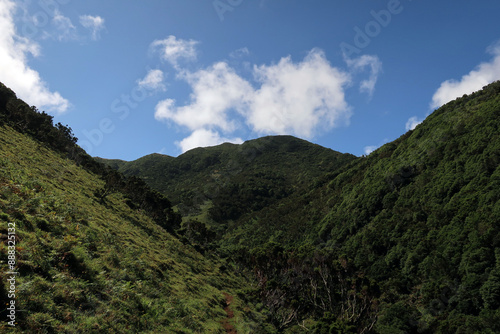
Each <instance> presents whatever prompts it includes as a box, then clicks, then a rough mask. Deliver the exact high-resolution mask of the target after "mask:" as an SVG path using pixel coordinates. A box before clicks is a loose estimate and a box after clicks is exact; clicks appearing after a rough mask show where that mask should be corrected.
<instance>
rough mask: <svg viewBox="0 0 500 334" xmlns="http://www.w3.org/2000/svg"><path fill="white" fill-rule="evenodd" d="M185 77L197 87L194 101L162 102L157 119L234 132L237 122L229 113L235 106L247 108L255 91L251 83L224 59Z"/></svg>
mask: <svg viewBox="0 0 500 334" xmlns="http://www.w3.org/2000/svg"><path fill="white" fill-rule="evenodd" d="M183 78H184V80H186V81H187V82H188V83H189V84H190V86H191V88H192V90H193V92H192V94H191V104H189V105H186V106H181V107H175V101H174V100H171V99H167V100H164V101H161V102H160V103H158V105H157V107H156V113H155V118H156V119H158V120H162V119H165V120H171V121H174V122H175V123H177V124H179V125H182V126H186V127H188V128H189V129H190V130H196V129H199V128H203V127H207V126H209V127H218V128H220V129H222V130H224V131H226V132H231V131H233V130H234V129H235V124H234V122H232V121H230V120H229V117H228V113H229V111H230V110H232V109H235V110H238V111H240V113H242V112H243V111H244V107H245V104H246V103H247V102H248V100H249V99H250V97H251V95H252V92H253V89H252V87H251V85H250V84H249V83H248V82H247V81H245V80H244V79H242V78H241V77H240V76H238V75H237V74H236V73H235V71H234V70H233V69H232V68H230V67H229V66H228V65H227V64H226V63H224V62H220V63H216V64H214V65H213V66H211V67H209V68H207V69H204V70H199V71H197V72H194V73H187V74H184V75H183Z"/></svg>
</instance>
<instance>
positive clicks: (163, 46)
mask: <svg viewBox="0 0 500 334" xmlns="http://www.w3.org/2000/svg"><path fill="white" fill-rule="evenodd" d="M196 44H198V42H197V41H194V40H189V41H187V40H183V39H177V38H176V37H175V36H172V35H170V36H168V37H167V38H166V39H163V40H156V41H154V42H153V43H152V44H151V48H152V49H153V50H155V51H158V52H159V53H160V56H161V58H162V59H163V60H165V61H168V62H169V63H170V64H172V66H174V67H175V68H177V69H178V68H179V65H178V62H179V60H180V59H182V58H184V59H187V60H196Z"/></svg>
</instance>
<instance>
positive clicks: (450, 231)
mask: <svg viewBox="0 0 500 334" xmlns="http://www.w3.org/2000/svg"><path fill="white" fill-rule="evenodd" d="M499 123H500V82H496V83H493V84H491V85H489V86H487V87H485V88H484V89H483V90H482V91H479V92H476V93H474V94H471V95H469V96H464V97H462V98H459V99H457V100H455V101H452V102H450V103H448V104H447V105H445V106H443V107H441V108H440V109H438V110H436V111H435V112H434V113H433V114H431V115H430V116H429V117H427V119H426V120H425V121H424V122H423V123H422V124H420V125H419V126H417V128H416V129H415V130H413V131H409V132H407V133H406V134H404V135H403V136H401V137H400V138H399V139H397V140H395V141H394V142H391V143H388V144H386V145H384V146H383V147H381V148H379V149H378V150H376V151H375V152H373V153H372V154H371V155H369V156H368V157H364V158H354V157H349V156H347V155H344V156H340V155H338V154H331V155H330V154H327V153H326V151H325V150H326V149H321V148H317V150H318V151H317V152H316V153H314V154H310V153H311V147H307V146H308V144H304V150H298V151H290V150H288V149H287V148H286V142H292V143H295V142H301V141H299V140H296V139H292V138H289V137H286V138H280V137H269V138H267V139H262V140H265V141H270V142H271V143H273V142H274V141H275V140H279V141H280V143H279V144H278V145H274V146H272V148H271V149H270V150H269V151H267V150H266V149H262V150H261V149H260V148H265V147H266V145H265V144H263V145H262V146H260V148H259V149H257V150H254V151H253V152H254V153H253V154H251V155H250V156H257V157H258V156H259V154H258V153H259V152H261V151H263V152H264V153H263V154H262V156H265V157H267V158H266V159H267V160H258V159H257V158H255V159H251V161H250V163H249V164H244V165H242V163H241V161H240V160H237V159H235V158H234V157H232V158H228V157H230V155H225V152H228V151H230V150H233V151H234V149H235V148H236V149H238V148H239V149H240V150H242V151H244V150H243V148H244V146H245V145H248V146H249V145H250V144H251V143H246V144H244V145H241V146H234V145H229V144H225V145H222V146H219V147H214V148H207V149H196V150H193V151H190V152H188V153H186V154H185V157H183V156H180V157H179V158H172V157H162V156H148V157H145V158H143V159H144V165H141V164H140V163H139V162H141V160H143V159H139V160H138V161H136V162H132V163H124V164H121V165H120V166H119V168H120V170H123V171H124V172H125V173H129V174H134V175H139V176H141V177H144V178H145V180H146V182H149V184H150V185H151V186H153V187H156V189H158V190H159V191H162V192H167V193H168V192H170V193H175V194H176V196H174V197H175V200H173V202H174V204H176V205H177V206H178V207H181V208H182V206H183V205H187V206H188V207H190V206H192V203H193V202H194V203H195V204H198V205H199V207H201V208H202V210H201V211H198V213H197V214H198V215H196V214H192V215H191V216H189V217H188V219H186V217H184V225H183V226H184V233H185V232H186V231H185V230H186V228H187V229H189V228H190V227H192V226H198V227H200V225H201V226H202V227H201V231H202V232H203V233H201V234H202V235H203V236H204V237H203V238H201V239H200V233H198V234H196V235H194V239H195V240H197V241H198V242H200V243H202V244H205V245H207V244H208V245H209V246H210V247H212V249H214V252H216V253H217V254H220V255H222V256H224V257H229V258H231V259H233V260H234V261H236V263H239V264H242V265H244V266H245V267H246V268H251V269H252V270H253V271H254V273H255V277H256V279H257V280H258V282H259V287H260V296H261V298H262V300H263V301H264V303H265V304H266V305H267V306H268V307H269V308H270V310H271V314H272V316H273V322H274V324H275V325H276V326H277V327H278V328H281V329H282V330H288V331H292V332H293V331H295V330H296V331H298V332H300V330H301V328H302V329H303V328H304V327H307V328H309V329H310V330H311V331H312V332H314V333H329V332H332V331H337V330H338V331H340V332H359V333H361V332H363V333H366V332H377V333H412V332H419V333H436V332H438V333H455V332H481V333H497V332H500V327H499V326H500V310H499V307H500V303H499V302H498V301H499V300H500V226H499V222H500V202H499V201H500V168H499V163H500V138H499V131H498V130H499ZM283 141H285V143H284V142H283ZM254 143H259V140H257V141H256V142H254ZM248 146H247V147H248ZM284 147H285V148H284ZM215 152H217V153H215ZM318 152H321V153H320V154H319V155H318ZM335 155H336V156H335ZM318 156H321V158H319V159H320V160H315V159H316V158H317V157H318ZM326 156H328V157H333V160H328V163H327V164H326V166H327V167H326V168H320V169H316V167H317V166H323V164H322V163H321V162H320V161H324V160H321V159H325V158H324V157H326ZM334 156H335V157H334ZM188 157H189V160H187V159H186V158H188ZM159 161H162V162H161V163H158V162H159ZM180 161H184V162H185V161H189V163H187V162H185V163H184V164H182V165H181V164H179V162H180ZM234 161H236V164H235V165H236V167H235V169H234V170H236V171H238V172H235V173H233V174H231V173H227V172H226V173H225V174H221V175H223V176H225V177H224V178H223V181H222V182H221V183H220V184H221V185H220V186H218V187H215V191H212V192H211V193H212V195H211V196H207V195H206V194H207V192H201V194H202V195H200V189H202V188H201V187H203V186H209V185H211V184H216V185H217V183H216V182H214V181H213V180H214V179H215V180H217V177H219V175H218V173H219V172H220V170H224V169H223V168H224V166H227V168H228V169H226V170H229V171H231V168H230V167H229V166H231V165H232V163H234ZM288 163H289V164H288ZM193 164H194V166H193ZM127 166H128V167H130V168H131V169H128V170H127V168H128V167H127ZM132 166H134V167H132ZM173 166H175V167H173ZM221 166H222V167H221ZM248 171H251V172H248ZM162 175H166V176H167V177H166V179H167V180H164V179H162ZM211 178H212V179H211ZM153 179H154V180H155V181H154V182H152V181H151V180H153ZM190 180H191V181H192V183H190ZM295 184H296V185H297V187H292V188H290V185H295ZM192 189H197V190H196V191H194V192H192ZM271 190H274V192H273V193H272V194H270V193H271ZM209 193H210V192H209ZM262 194H265V195H262ZM197 196H198V197H199V198H200V199H199V200H197ZM268 198H271V199H272V200H269V201H268V200H267V199H268ZM186 203H187V204H186ZM203 204H206V205H205V206H203ZM181 211H182V210H181ZM186 212H188V213H189V210H186V211H185V212H184V213H186ZM191 219H194V221H191ZM186 223H188V224H187V225H186ZM204 224H206V225H208V226H209V228H208V230H207V229H206V227H203V226H204ZM211 231H215V232H216V233H215V234H214V233H211ZM187 236H188V237H191V238H193V236H192V233H191V234H189V233H188V234H187ZM200 240H202V241H200ZM207 240H211V241H210V242H207Z"/></svg>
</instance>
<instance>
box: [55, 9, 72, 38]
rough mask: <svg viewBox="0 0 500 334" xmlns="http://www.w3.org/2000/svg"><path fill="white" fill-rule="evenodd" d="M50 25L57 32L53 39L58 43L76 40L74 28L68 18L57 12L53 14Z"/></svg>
mask: <svg viewBox="0 0 500 334" xmlns="http://www.w3.org/2000/svg"><path fill="white" fill-rule="evenodd" d="M52 24H53V25H54V26H55V27H56V31H57V34H56V35H55V36H54V37H55V38H57V39H58V40H59V41H69V40H74V39H76V38H77V33H76V27H75V26H74V25H73V23H72V22H71V20H70V19H69V18H68V17H66V16H64V15H62V14H61V13H60V12H59V11H58V10H56V11H55V13H54V17H53V18H52Z"/></svg>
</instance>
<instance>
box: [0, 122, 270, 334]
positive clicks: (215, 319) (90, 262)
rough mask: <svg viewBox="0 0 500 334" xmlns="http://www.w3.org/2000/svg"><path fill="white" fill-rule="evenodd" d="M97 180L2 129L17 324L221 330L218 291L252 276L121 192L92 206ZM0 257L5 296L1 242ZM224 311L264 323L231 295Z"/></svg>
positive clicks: (2, 201) (0, 203)
mask: <svg viewBox="0 0 500 334" xmlns="http://www.w3.org/2000/svg"><path fill="white" fill-rule="evenodd" d="M102 186H103V181H101V180H100V179H99V178H98V177H96V176H95V175H92V174H90V173H88V172H86V171H84V170H83V169H81V168H79V167H77V166H76V165H75V164H74V163H73V162H72V161H70V160H67V159H64V158H62V157H61V156H60V155H59V154H57V153H55V152H54V151H51V150H49V149H47V148H45V147H44V146H42V145H40V144H39V143H37V142H36V141H34V140H32V139H30V138H28V137H27V136H25V135H21V134H19V133H17V132H16V131H14V130H12V129H11V128H9V127H0V232H1V233H2V236H4V235H5V234H6V232H7V223H8V222H13V223H15V224H16V233H17V260H18V263H17V266H18V271H19V272H20V276H19V278H18V280H17V287H18V291H17V294H16V295H17V298H16V305H17V308H18V312H17V316H18V319H17V322H18V327H16V329H17V331H18V332H21V331H30V332H47V333H51V332H66V333H81V332H85V333H92V332H94V333H102V332H109V333H127V332H130V333H136V332H156V333H158V332H164V333H167V332H178V333H208V332H210V333H223V328H222V324H221V321H222V320H223V319H224V318H225V317H226V316H227V315H226V313H225V312H224V298H225V297H224V294H223V292H229V293H230V294H234V295H235V296H236V295H237V294H236V293H237V289H238V288H240V287H241V286H248V285H249V284H250V283H249V282H248V281H246V280H245V279H243V278H242V277H238V276H236V275H233V274H230V273H227V272H226V271H224V272H223V271H221V270H219V268H220V265H221V264H220V263H218V262H215V261H214V260H208V259H207V258H205V257H203V256H202V255H200V254H199V253H197V252H195V251H194V250H193V248H192V247H190V246H186V245H183V244H182V243H181V242H179V241H178V240H177V239H176V238H174V237H172V236H171V235H170V234H168V233H166V232H165V231H164V230H163V229H162V228H160V227H159V226H157V225H156V224H155V223H154V222H152V220H151V219H150V218H148V217H147V216H146V215H145V214H144V213H143V212H140V211H133V210H131V209H130V208H129V207H128V206H127V205H126V204H125V199H124V198H123V196H122V195H121V194H113V195H110V196H108V197H107V199H106V201H105V203H104V204H101V203H99V201H98V200H97V199H96V198H95V196H94V192H95V191H96V190H97V189H99V188H101V187H102ZM2 240H5V239H3V237H2ZM0 256H1V260H2V262H1V268H0V282H1V283H0V284H1V286H0V294H1V296H0V297H1V299H2V300H6V299H7V298H6V295H5V287H4V285H5V282H6V277H5V275H4V273H5V272H6V271H7V270H6V258H7V247H6V243H5V242H1V243H0ZM232 309H233V311H234V318H233V319H231V322H233V323H234V324H235V326H236V328H237V329H238V330H239V331H240V332H242V333H245V332H249V331H252V328H257V327H258V325H257V323H260V322H262V321H263V320H262V315H260V314H258V313H256V312H253V311H251V310H250V309H249V308H248V305H244V303H243V302H242V301H241V299H239V298H238V297H235V299H234V302H233V304H232ZM243 309H244V310H245V311H243ZM4 311H5V310H3V311H2V317H3V318H5V316H4V315H5V314H4ZM5 328H6V322H5V321H2V322H0V331H1V330H5Z"/></svg>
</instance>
